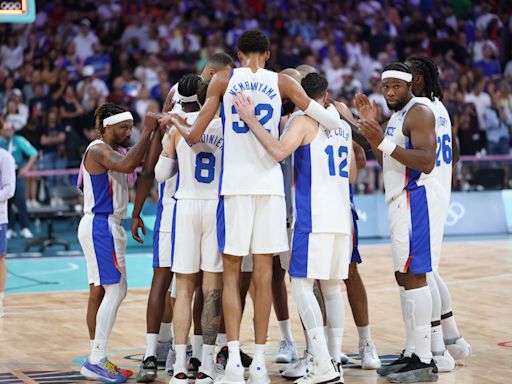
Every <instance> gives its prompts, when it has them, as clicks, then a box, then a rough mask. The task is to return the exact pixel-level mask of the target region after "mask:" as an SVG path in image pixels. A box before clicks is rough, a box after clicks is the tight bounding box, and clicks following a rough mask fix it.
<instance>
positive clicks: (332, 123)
mask: <svg viewBox="0 0 512 384" xmlns="http://www.w3.org/2000/svg"><path fill="white" fill-rule="evenodd" d="M304 113H305V114H306V115H308V116H309V117H312V118H313V119H315V120H316V121H318V122H319V123H320V124H321V125H322V126H323V127H324V128H325V129H327V130H329V131H334V130H336V129H338V128H339V127H340V118H339V113H338V111H337V110H336V107H334V106H333V105H330V106H329V108H327V109H325V108H324V107H322V106H321V105H320V104H318V103H317V102H316V101H314V100H311V101H310V103H309V105H308V107H307V108H306V109H305V110H304Z"/></svg>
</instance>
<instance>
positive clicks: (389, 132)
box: [386, 127, 396, 136]
mask: <svg viewBox="0 0 512 384" xmlns="http://www.w3.org/2000/svg"><path fill="white" fill-rule="evenodd" d="M395 130H396V127H387V128H386V136H393V135H394V134H395Z"/></svg>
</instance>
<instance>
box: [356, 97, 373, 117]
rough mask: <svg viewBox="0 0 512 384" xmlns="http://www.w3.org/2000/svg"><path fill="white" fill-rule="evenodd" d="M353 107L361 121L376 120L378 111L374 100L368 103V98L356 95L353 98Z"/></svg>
mask: <svg viewBox="0 0 512 384" xmlns="http://www.w3.org/2000/svg"><path fill="white" fill-rule="evenodd" d="M354 106H355V107H356V109H357V113H358V114H359V117H360V118H361V120H377V116H378V111H377V104H376V103H375V100H374V101H373V103H370V100H368V97H367V96H366V95H364V94H362V93H356V96H355V97H354Z"/></svg>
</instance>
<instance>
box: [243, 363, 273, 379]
mask: <svg viewBox="0 0 512 384" xmlns="http://www.w3.org/2000/svg"><path fill="white" fill-rule="evenodd" d="M247 384H270V377H269V375H268V371H267V367H266V366H265V364H263V366H256V364H255V363H254V362H253V363H252V364H251V366H250V367H249V379H248V380H247Z"/></svg>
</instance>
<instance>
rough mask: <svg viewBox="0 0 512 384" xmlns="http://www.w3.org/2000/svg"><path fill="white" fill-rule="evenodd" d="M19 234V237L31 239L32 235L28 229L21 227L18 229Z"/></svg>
mask: <svg viewBox="0 0 512 384" xmlns="http://www.w3.org/2000/svg"><path fill="white" fill-rule="evenodd" d="M20 236H21V237H24V238H25V239H32V238H33V237H34V235H33V234H32V232H30V229H28V228H23V229H22V230H21V231H20Z"/></svg>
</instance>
